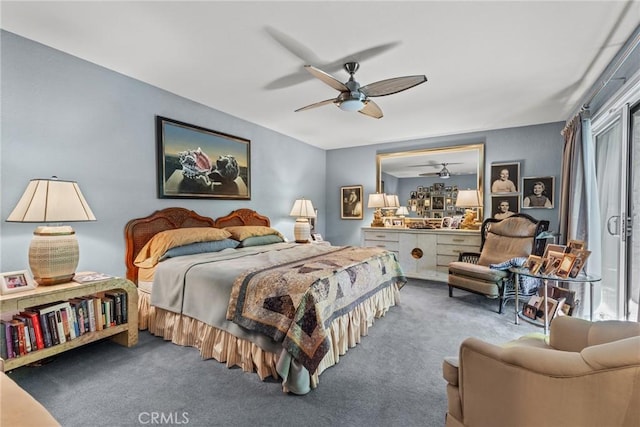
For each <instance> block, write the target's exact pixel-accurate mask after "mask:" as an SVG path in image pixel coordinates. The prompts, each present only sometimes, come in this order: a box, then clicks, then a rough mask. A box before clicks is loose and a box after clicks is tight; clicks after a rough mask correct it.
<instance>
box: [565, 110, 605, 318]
mask: <svg viewBox="0 0 640 427" xmlns="http://www.w3.org/2000/svg"><path fill="white" fill-rule="evenodd" d="M562 135H563V136H564V140H565V144H564V150H563V159H562V172H561V183H562V186H561V189H560V218H559V226H560V229H559V233H560V239H559V240H560V243H566V242H567V241H569V240H572V239H575V240H584V242H585V246H586V248H587V249H588V250H590V251H591V255H590V258H589V260H588V262H587V263H586V265H585V273H587V274H592V275H596V276H600V273H601V251H600V247H601V239H600V233H601V227H600V226H601V221H600V208H599V204H598V188H597V182H596V173H595V171H596V164H595V148H594V144H593V138H592V132H591V118H590V115H589V111H588V110H585V111H582V112H581V113H579V114H578V115H576V116H575V117H574V118H573V119H571V120H570V121H569V123H567V125H566V126H565V128H564V129H563V131H562ZM570 287H571V288H573V289H575V290H576V292H577V294H578V295H580V300H581V301H583V304H581V306H582V307H581V309H580V311H581V312H582V313H586V310H585V308H586V307H588V306H589V303H590V302H589V301H586V300H587V298H588V292H585V290H586V288H587V287H586V286H579V287H576V286H570ZM596 289H597V290H599V286H596ZM598 294H599V292H594V296H596V297H595V298H594V299H596V298H597V295H598ZM598 299H599V298H598ZM597 302H598V301H594V309H595V308H596V307H597Z"/></svg>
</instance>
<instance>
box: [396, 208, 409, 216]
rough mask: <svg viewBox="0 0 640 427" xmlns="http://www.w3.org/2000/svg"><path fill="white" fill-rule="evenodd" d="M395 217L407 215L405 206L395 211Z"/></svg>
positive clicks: (407, 211)
mask: <svg viewBox="0 0 640 427" xmlns="http://www.w3.org/2000/svg"><path fill="white" fill-rule="evenodd" d="M396 215H398V216H405V215H409V210H408V209H407V207H406V206H400V207H399V208H398V210H397V211H396Z"/></svg>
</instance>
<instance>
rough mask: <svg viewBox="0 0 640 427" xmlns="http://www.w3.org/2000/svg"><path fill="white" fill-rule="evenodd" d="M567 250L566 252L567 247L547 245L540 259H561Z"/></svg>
mask: <svg viewBox="0 0 640 427" xmlns="http://www.w3.org/2000/svg"><path fill="white" fill-rule="evenodd" d="M567 250H568V248H567V246H564V245H556V244H549V245H547V246H546V247H545V249H544V255H543V256H542V258H549V257H554V258H562V257H563V256H564V254H565V253H566V252H567Z"/></svg>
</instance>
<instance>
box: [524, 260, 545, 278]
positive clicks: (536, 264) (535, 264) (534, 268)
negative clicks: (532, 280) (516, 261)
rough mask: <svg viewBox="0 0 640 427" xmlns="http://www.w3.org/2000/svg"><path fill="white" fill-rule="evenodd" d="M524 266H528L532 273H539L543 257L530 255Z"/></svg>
mask: <svg viewBox="0 0 640 427" xmlns="http://www.w3.org/2000/svg"><path fill="white" fill-rule="evenodd" d="M524 267H525V268H528V269H529V272H530V273H531V274H538V272H539V271H540V267H542V257H540V256H537V255H529V258H527V261H526V262H525V263H524Z"/></svg>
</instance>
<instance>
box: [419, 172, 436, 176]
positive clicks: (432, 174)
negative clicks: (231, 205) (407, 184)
mask: <svg viewBox="0 0 640 427" xmlns="http://www.w3.org/2000/svg"><path fill="white" fill-rule="evenodd" d="M418 176H440V172H426V173H419V174H418Z"/></svg>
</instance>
